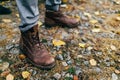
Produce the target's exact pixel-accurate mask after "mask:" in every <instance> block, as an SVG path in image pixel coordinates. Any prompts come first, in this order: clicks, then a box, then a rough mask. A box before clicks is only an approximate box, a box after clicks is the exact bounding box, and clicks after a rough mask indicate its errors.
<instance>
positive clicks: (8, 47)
mask: <svg viewBox="0 0 120 80" xmlns="http://www.w3.org/2000/svg"><path fill="white" fill-rule="evenodd" d="M13 47H14V45H13V44H8V45H6V49H7V50H9V49H11V48H13Z"/></svg>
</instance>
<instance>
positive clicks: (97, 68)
mask: <svg viewBox="0 0 120 80" xmlns="http://www.w3.org/2000/svg"><path fill="white" fill-rule="evenodd" d="M93 69H94V71H95V72H97V73H100V72H101V69H100V68H99V67H94V68H93Z"/></svg>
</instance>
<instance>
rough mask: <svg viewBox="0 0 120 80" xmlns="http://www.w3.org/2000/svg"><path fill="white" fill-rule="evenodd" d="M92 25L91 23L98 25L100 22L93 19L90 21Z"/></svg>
mask: <svg viewBox="0 0 120 80" xmlns="http://www.w3.org/2000/svg"><path fill="white" fill-rule="evenodd" d="M90 23H91V24H96V23H98V21H97V20H94V19H92V20H90Z"/></svg>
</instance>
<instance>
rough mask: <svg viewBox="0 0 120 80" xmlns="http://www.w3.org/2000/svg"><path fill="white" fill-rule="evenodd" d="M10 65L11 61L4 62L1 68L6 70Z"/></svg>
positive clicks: (0, 64) (0, 65)
mask: <svg viewBox="0 0 120 80" xmlns="http://www.w3.org/2000/svg"><path fill="white" fill-rule="evenodd" d="M8 67H9V63H8V62H3V63H0V70H2V71H4V70H6V69H7V68H8Z"/></svg>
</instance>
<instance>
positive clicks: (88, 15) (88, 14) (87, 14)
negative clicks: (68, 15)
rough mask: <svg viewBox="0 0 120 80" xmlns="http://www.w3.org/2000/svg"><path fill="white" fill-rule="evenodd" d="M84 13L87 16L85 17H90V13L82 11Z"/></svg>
mask: <svg viewBox="0 0 120 80" xmlns="http://www.w3.org/2000/svg"><path fill="white" fill-rule="evenodd" d="M84 15H85V16H87V17H89V18H91V17H92V16H91V14H90V13H87V12H84Z"/></svg>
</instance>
